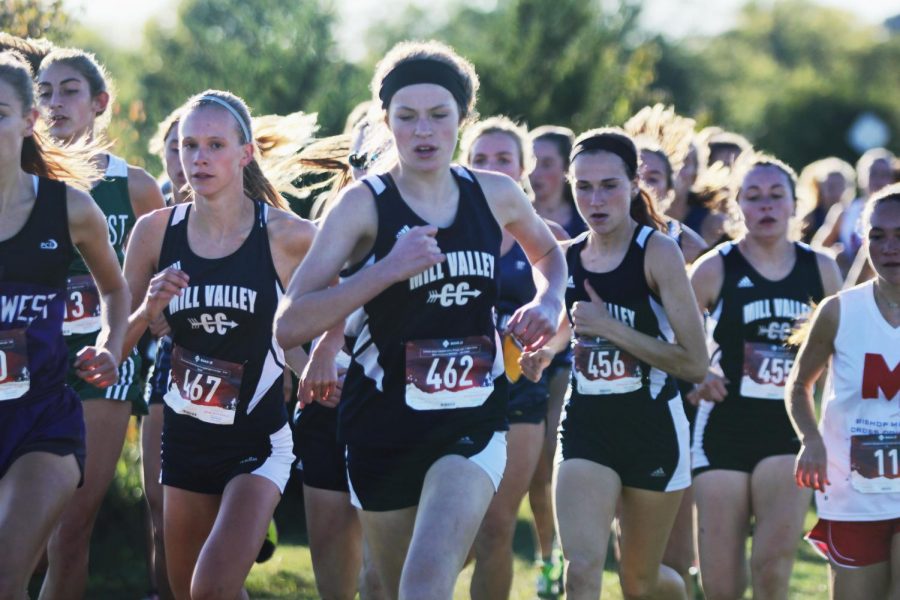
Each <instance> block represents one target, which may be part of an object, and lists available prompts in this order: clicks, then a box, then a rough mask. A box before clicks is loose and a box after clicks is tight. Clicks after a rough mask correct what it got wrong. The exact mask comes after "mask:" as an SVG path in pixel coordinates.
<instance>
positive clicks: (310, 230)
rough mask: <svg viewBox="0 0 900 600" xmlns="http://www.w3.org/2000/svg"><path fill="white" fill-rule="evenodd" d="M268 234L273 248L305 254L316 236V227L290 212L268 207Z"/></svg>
mask: <svg viewBox="0 0 900 600" xmlns="http://www.w3.org/2000/svg"><path fill="white" fill-rule="evenodd" d="M268 233H269V239H271V240H272V243H273V244H274V245H275V246H277V247H279V248H283V249H285V250H287V251H289V252H292V253H293V252H298V253H305V252H306V251H307V250H308V249H309V246H310V245H311V244H312V241H313V238H314V237H315V235H316V226H315V225H313V223H312V222H311V221H309V220H307V219H303V218H301V217H298V216H297V215H295V214H294V213H292V212H289V211H286V210H282V209H280V208H272V207H269V218H268Z"/></svg>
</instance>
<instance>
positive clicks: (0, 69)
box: [0, 50, 105, 190]
mask: <svg viewBox="0 0 900 600" xmlns="http://www.w3.org/2000/svg"><path fill="white" fill-rule="evenodd" d="M0 79H2V80H3V81H5V82H6V83H7V84H9V86H10V87H12V88H13V91H14V92H15V94H16V96H17V97H18V98H19V101H20V102H21V104H22V113H23V114H28V113H29V112H30V111H32V110H34V80H33V79H32V74H31V69H30V67H29V65H28V62H27V61H26V60H25V59H24V58H23V57H22V56H21V55H20V54H18V53H17V52H14V51H11V50H7V51H5V52H0ZM104 149H105V147H104V146H101V145H100V144H96V143H95V144H76V145H68V146H61V145H58V144H57V143H56V142H54V141H53V139H52V138H51V137H50V136H49V135H47V134H46V130H45V129H44V124H43V123H42V122H41V121H40V120H39V119H38V120H37V121H36V122H35V125H34V132H33V133H32V135H31V136H29V137H26V138H25V139H24V140H23V141H22V158H21V167H22V170H23V171H25V172H26V173H31V174H32V175H38V176H40V177H46V178H48V179H58V180H61V181H65V182H66V183H68V184H69V185H71V186H72V187H75V188H78V189H81V190H88V189H90V187H91V182H92V181H95V180H97V179H99V178H100V177H101V176H102V172H101V171H100V170H99V169H98V168H97V166H96V165H95V164H94V162H93V160H92V159H93V157H94V155H95V154H96V153H97V152H99V151H102V150H104Z"/></svg>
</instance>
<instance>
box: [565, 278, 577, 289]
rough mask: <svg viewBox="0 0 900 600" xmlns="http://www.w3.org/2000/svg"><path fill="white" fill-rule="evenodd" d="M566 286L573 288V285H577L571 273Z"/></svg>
mask: <svg viewBox="0 0 900 600" xmlns="http://www.w3.org/2000/svg"><path fill="white" fill-rule="evenodd" d="M566 287H567V288H573V287H575V280H574V279H572V276H571V275H569V281H567V282H566Z"/></svg>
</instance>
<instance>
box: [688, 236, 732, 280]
mask: <svg viewBox="0 0 900 600" xmlns="http://www.w3.org/2000/svg"><path fill="white" fill-rule="evenodd" d="M721 248H722V245H721V244H720V245H719V246H717V247H716V248H715V250H714V251H712V252H707V253H706V254H704V255H703V256H701V257H700V258H699V259H697V262H695V263H694V265H693V267H692V269H691V281H692V282H693V283H694V286H695V287H706V286H714V285H717V286H718V287H721V285H722V283H721V282H722V279H723V278H724V276H725V261H724V260H723V259H722V254H721V252H720V249H721Z"/></svg>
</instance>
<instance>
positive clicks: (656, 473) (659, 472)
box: [650, 467, 666, 477]
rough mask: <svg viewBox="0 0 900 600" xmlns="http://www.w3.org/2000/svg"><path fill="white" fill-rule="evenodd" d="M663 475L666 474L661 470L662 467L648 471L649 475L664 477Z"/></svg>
mask: <svg viewBox="0 0 900 600" xmlns="http://www.w3.org/2000/svg"><path fill="white" fill-rule="evenodd" d="M665 476H666V472H665V471H664V470H663V468H662V467H659V468H658V469H656V470H655V471H653V472H652V473H650V477H665Z"/></svg>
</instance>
